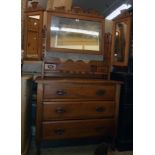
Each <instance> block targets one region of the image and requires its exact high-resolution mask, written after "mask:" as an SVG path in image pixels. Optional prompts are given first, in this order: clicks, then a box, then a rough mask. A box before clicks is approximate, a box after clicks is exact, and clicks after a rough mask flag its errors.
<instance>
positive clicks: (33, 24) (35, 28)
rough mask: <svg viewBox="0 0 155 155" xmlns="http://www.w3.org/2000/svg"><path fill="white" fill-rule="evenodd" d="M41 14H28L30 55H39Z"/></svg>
mask: <svg viewBox="0 0 155 155" xmlns="http://www.w3.org/2000/svg"><path fill="white" fill-rule="evenodd" d="M39 22H40V15H31V16H28V20H27V26H28V31H27V51H28V53H29V55H28V56H29V57H37V56H38V48H39V46H38V38H39Z"/></svg>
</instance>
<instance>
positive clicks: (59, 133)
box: [42, 119, 114, 140]
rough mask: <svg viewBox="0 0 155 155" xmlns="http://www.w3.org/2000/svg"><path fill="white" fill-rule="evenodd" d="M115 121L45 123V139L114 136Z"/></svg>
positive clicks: (95, 120)
mask: <svg viewBox="0 0 155 155" xmlns="http://www.w3.org/2000/svg"><path fill="white" fill-rule="evenodd" d="M113 133H114V120H113V119H94V120H78V121H76V120H74V121H55V122H54V121H53V122H43V135H42V136H43V139H45V140H48V139H50V140H54V139H65V138H80V137H90V136H104V135H106V136H108V135H109V136H112V135H113Z"/></svg>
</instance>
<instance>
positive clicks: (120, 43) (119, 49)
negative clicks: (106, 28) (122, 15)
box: [114, 22, 127, 62]
mask: <svg viewBox="0 0 155 155" xmlns="http://www.w3.org/2000/svg"><path fill="white" fill-rule="evenodd" d="M115 30H116V31H115V46H114V61H117V62H123V61H124V58H125V47H126V38H127V24H126V23H125V22H119V23H116V27H115Z"/></svg>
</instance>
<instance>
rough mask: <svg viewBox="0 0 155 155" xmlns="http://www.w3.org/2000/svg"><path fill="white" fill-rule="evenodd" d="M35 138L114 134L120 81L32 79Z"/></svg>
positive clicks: (111, 135)
mask: <svg viewBox="0 0 155 155" xmlns="http://www.w3.org/2000/svg"><path fill="white" fill-rule="evenodd" d="M36 82H37V83H38V89H37V142H38V143H40V142H41V140H59V139H70V138H82V137H96V136H103V137H104V136H110V137H113V138H115V134H116V128H117V117H118V107H119V92H120V83H118V82H116V81H110V80H101V79H100V80H99V79H77V78H44V79H38V80H36Z"/></svg>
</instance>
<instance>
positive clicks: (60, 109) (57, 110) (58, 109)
mask: <svg viewBox="0 0 155 155" xmlns="http://www.w3.org/2000/svg"><path fill="white" fill-rule="evenodd" d="M55 112H57V113H59V114H63V113H64V112H66V110H65V109H64V108H63V107H58V108H57V109H56V110H55Z"/></svg>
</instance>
